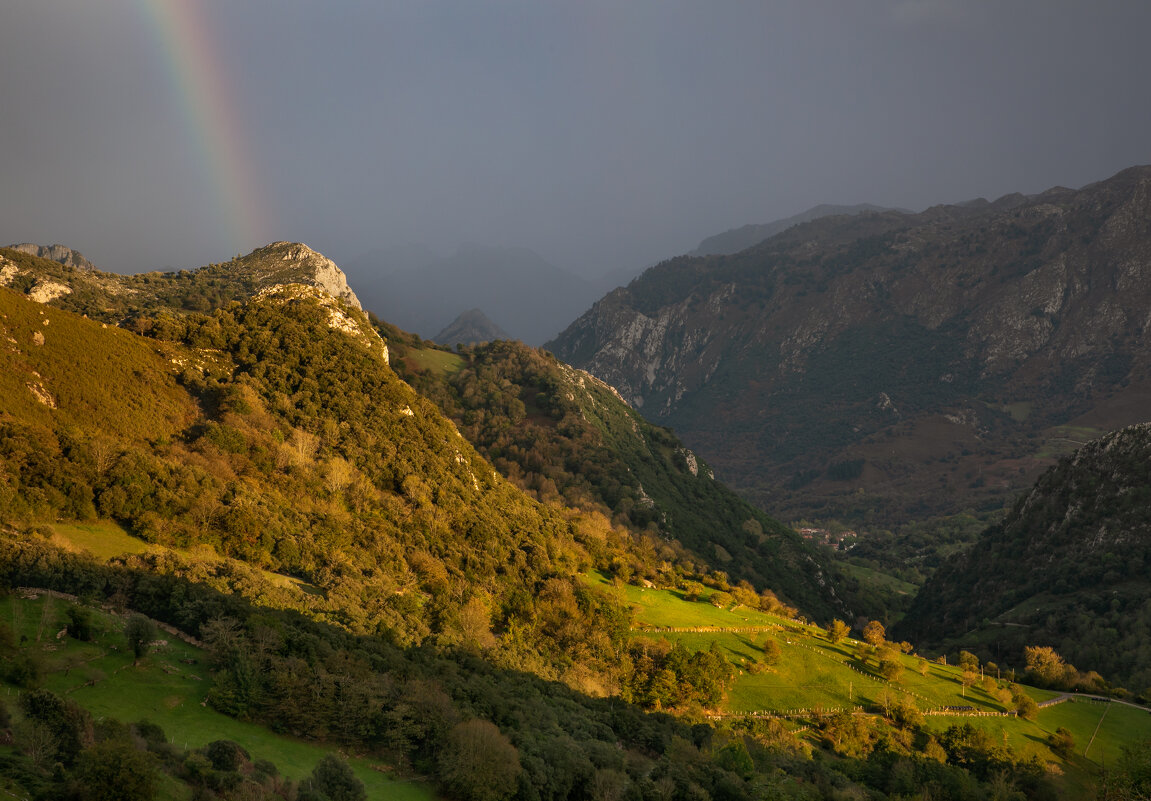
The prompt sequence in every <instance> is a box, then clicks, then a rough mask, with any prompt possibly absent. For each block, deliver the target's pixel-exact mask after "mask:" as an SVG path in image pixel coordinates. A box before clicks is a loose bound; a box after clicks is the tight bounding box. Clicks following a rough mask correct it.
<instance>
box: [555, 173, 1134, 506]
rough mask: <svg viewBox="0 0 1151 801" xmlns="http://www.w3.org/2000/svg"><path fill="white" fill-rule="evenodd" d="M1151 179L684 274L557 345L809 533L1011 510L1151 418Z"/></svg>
mask: <svg viewBox="0 0 1151 801" xmlns="http://www.w3.org/2000/svg"><path fill="white" fill-rule="evenodd" d="M1149 188H1151V169H1149V168H1146V167H1137V168H1131V169H1128V170H1125V171H1123V172H1121V173H1119V174H1118V175H1116V176H1114V177H1113V178H1111V179H1109V180H1106V181H1102V182H1099V183H1097V184H1093V185H1091V186H1088V187H1085V188H1083V189H1081V190H1078V191H1073V190H1068V189H1062V188H1057V189H1052V190H1049V191H1047V192H1045V193H1043V194H1041V195H1037V196H1033V197H1024V196H1021V195H1014V196H1007V197H1005V198H1001V199H999V200H997V201H995V202H994V203H989V202H987V201H976V202H970V203H965V204H962V205H958V206H938V207H934V208H931V209H928V210H927V211H925V212H923V213H921V214H914V215H912V214H903V213H899V212H893V211H887V212H876V213H871V212H865V213H861V214H858V215H854V216H831V217H823V218H820V219H817V220H814V221H812V222H809V223H805V224H802V225H798V226H795V227H793V228H790V229H788V230H787V231H785V232H783V233H781V234H778V235H776V236H775V237H773V238H771V239H768V240H767V241H765V242H763V243H761V244H759V245H757V246H755V247H752V248H750V249H748V250H745V251H742V252H740V253H737V254H734V255H724V256H709V257H681V258H677V259H673V260H671V261H668V262H665V263H663V264H661V265H659V266H657V267H655V268H652V269H650V270H648V271H647V272H645V273H644V274H643V275H642V276H641V277H640V278H638V279H636V280H635V281H633V282H632V283H631V284H629V285H628V286H627V287H625V288H621V289H618V290H615V291H614V292H612V293H610V294H608V295H607V296H606V297H604V298H603V299H602V300H600V301H599V302H598V303H596V304H595V306H594V307H593V308H592V309H591V310H590V311H588V312H587V313H586V314H585V315H583V316H582V317H581V318H580V319H579V320H577V321H576V322H575V323H573V324H572V325H571V326H570V327H569V328H568V329H567V330H566V331H565V332H564V333H563V334H561V335H560V336H559V337H558V338H557V339H555V340H554V341H552V342H551V343H549V345H548V347H549V348H550V349H552V350H553V351H554V352H555V353H556V355H557V356H559V358H561V359H563V360H564V361H567V362H569V363H571V364H573V365H575V366H577V367H581V368H584V369H587V370H588V371H589V372H591V373H592V374H594V375H596V376H598V377H600V378H601V379H603V380H604V381H606V382H608V383H609V384H611V385H613V386H615V387H616V388H617V389H619V391H620V392H621V393H622V394H623V396H624V397H625V398H626V399H627V400H628V401H629V402H631V403H632V404H634V405H635V406H636V407H637V408H638V409H640V410H641V411H642V412H643V414H644V415H645V416H646V417H647V418H648V419H651V420H653V421H657V422H659V423H661V424H665V425H669V426H672V427H673V428H674V429H675V430H676V432H677V433H678V434H679V436H681V437H682V438H683V439H684V441H685V443H687V444H688V446H690V447H692V448H693V449H695V450H697V451H698V452H700V453H701V454H702V455H703V456H704V457H705V458H707V459H708V460H709V461H710V462H711V463H712V464H713V465H714V466H715V468H716V474H717V476H718V477H720V478H722V479H723V480H725V481H726V482H728V483H730V484H731V485H732V486H733V487H735V488H736V489H737V490H739V491H740V492H741V493H743V494H744V495H745V496H746V497H748V498H749V499H751V500H752V501H753V502H755V503H756V504H757V505H759V506H761V507H763V508H769V509H771V510H772V511H773V512H774V513H776V514H780V515H785V516H789V517H792V518H796V517H801V516H808V517H815V518H819V517H828V516H843V517H845V518H848V519H854V520H861V521H872V522H881V523H892V522H895V521H899V520H906V519H909V518H911V517H923V516H926V515H927V514H934V513H954V512H957V511H960V510H962V509H965V508H976V509H983V510H993V509H996V508H998V507H1000V506H1001V505H1003V504H1004V503H1005V502H1006V501H1007V499H1008V498H1010V496H1011V494H1012V493H1014V492H1017V491H1019V490H1021V489H1023V488H1025V487H1026V486H1028V485H1029V484H1030V482H1031V481H1033V480H1034V478H1035V477H1036V476H1037V475H1038V474H1039V473H1040V472H1041V470H1042V469H1043V468H1044V467H1046V466H1047V465H1050V464H1051V463H1052V462H1053V460H1054V459H1055V458H1056V457H1057V456H1058V455H1060V454H1063V453H1067V452H1069V451H1070V450H1071V449H1072V448H1073V447H1074V446H1075V445H1076V444H1080V443H1082V442H1083V441H1085V440H1087V439H1090V438H1092V437H1093V436H1097V435H1098V434H1101V433H1103V432H1105V431H1108V430H1112V429H1114V428H1118V427H1120V426H1123V425H1129V424H1132V423H1136V422H1140V421H1141V420H1142V419H1143V418H1144V417H1145V415H1146V409H1147V408H1149V405H1151V403H1149V401H1151V372H1149V368H1151V352H1149V351H1148V349H1147V348H1146V344H1145V342H1146V339H1145V336H1144V332H1145V330H1146V328H1147V326H1148V324H1149V323H1151V319H1149V318H1148V312H1147V309H1148V308H1149V307H1151V280H1149V276H1151V267H1149V262H1151V193H1149Z"/></svg>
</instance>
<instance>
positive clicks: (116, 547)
mask: <svg viewBox="0 0 1151 801" xmlns="http://www.w3.org/2000/svg"><path fill="white" fill-rule="evenodd" d="M50 528H51V529H52V531H53V532H54V533H55V535H56V537H57V543H56V544H57V545H62V546H64V547H65V548H67V549H69V550H79V551H87V552H88V553H90V554H91V555H92V556H94V557H95V558H96V559H99V560H100V561H103V562H107V561H108V560H110V559H113V558H115V557H117V556H123V555H125V554H140V553H147V552H148V551H152V550H155V551H171V552H173V553H177V554H180V555H181V556H183V557H185V558H191V559H196V558H199V559H204V558H208V559H210V560H211V561H217V560H218V561H224V559H223V558H222V557H218V556H216V555H215V554H214V552H213V551H212V550H211V549H210V548H209V549H207V550H197V551H192V550H190V549H188V548H168V547H167V546H163V545H154V544H152V543H148V542H144V541H143V540H141V539H139V538H137V537H133V536H132V535H131V534H129V533H128V532H127V531H125V530H124V529H123V528H121V527H120V526H119V525H117V524H116V523H114V522H112V521H110V520H98V521H94V522H90V523H56V524H54V525H52V526H51V527H50ZM253 569H257V568H253ZM258 572H259V573H260V575H262V576H263V577H264V578H265V579H267V580H268V581H269V582H270V583H272V584H273V585H275V586H277V587H295V588H296V589H299V590H303V591H304V592H317V591H318V590H317V589H316V588H315V587H313V586H312V585H310V584H308V583H307V582H304V581H301V580H300V579H298V578H295V577H293V576H285V575H283V574H282V573H273V572H271V571H269V570H258Z"/></svg>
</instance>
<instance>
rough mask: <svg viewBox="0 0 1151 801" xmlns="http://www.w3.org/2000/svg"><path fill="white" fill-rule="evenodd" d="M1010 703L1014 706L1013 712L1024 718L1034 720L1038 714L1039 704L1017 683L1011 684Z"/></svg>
mask: <svg viewBox="0 0 1151 801" xmlns="http://www.w3.org/2000/svg"><path fill="white" fill-rule="evenodd" d="M1011 705H1012V706H1013V707H1014V708H1015V714H1016V715H1018V716H1019V717H1021V718H1025V719H1026V720H1035V717H1036V716H1037V715H1038V714H1039V704H1037V703H1035V699H1034V698H1032V697H1031V696H1030V695H1028V694H1027V693H1026V692H1024V690H1023V688H1022V687H1020V686H1019V685H1018V684H1013V685H1011Z"/></svg>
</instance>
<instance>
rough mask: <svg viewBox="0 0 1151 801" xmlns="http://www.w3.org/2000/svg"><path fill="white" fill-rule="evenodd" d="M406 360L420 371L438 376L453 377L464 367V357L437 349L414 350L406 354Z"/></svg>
mask: <svg viewBox="0 0 1151 801" xmlns="http://www.w3.org/2000/svg"><path fill="white" fill-rule="evenodd" d="M404 358H406V359H407V360H408V361H410V362H411V363H412V364H413V365H415V366H416V367H418V368H419V369H421V370H427V371H428V372H430V373H432V374H433V375H437V376H449V375H453V374H455V373H458V372H459V371H460V369H461V368H462V367H463V366H464V360H463V357H462V356H460V355H459V354H457V353H452V352H451V351H448V350H436V349H435V348H412V349H410V350H409V351H407V353H405V355H404Z"/></svg>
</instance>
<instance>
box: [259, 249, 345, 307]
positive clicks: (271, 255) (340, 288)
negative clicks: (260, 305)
mask: <svg viewBox="0 0 1151 801" xmlns="http://www.w3.org/2000/svg"><path fill="white" fill-rule="evenodd" d="M239 263H240V264H241V266H242V268H243V269H249V270H252V271H253V272H255V273H256V275H257V276H258V278H259V280H260V281H261V282H264V283H267V284H288V283H302V284H311V285H312V286H318V287H320V288H321V289H323V290H324V291H325V292H327V293H328V294H329V295H331V296H332V297H334V298H339V299H340V300H343V301H345V302H347V303H348V305H350V306H352V307H353V308H356V309H359V310H360V311H363V306H361V305H360V299H359V298H358V297H356V293H355V292H353V291H352V288H351V287H350V286H348V277H347V276H346V275H344V273H343V271H342V270H341V269H340V268H339V267H337V266H336V263H335V262H334V261H332V260H331V259H329V258H328V257H327V256H324V255H323V254H321V253H317V252H316V251H314V250H312V249H311V248H310V247H308V246H307V245H304V244H301V243H299V242H273V243H272V244H270V245H267V246H266V247H262V248H259V249H257V250H254V251H252V252H251V253H250V254H248V255H247V256H244V257H241V259H239Z"/></svg>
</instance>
